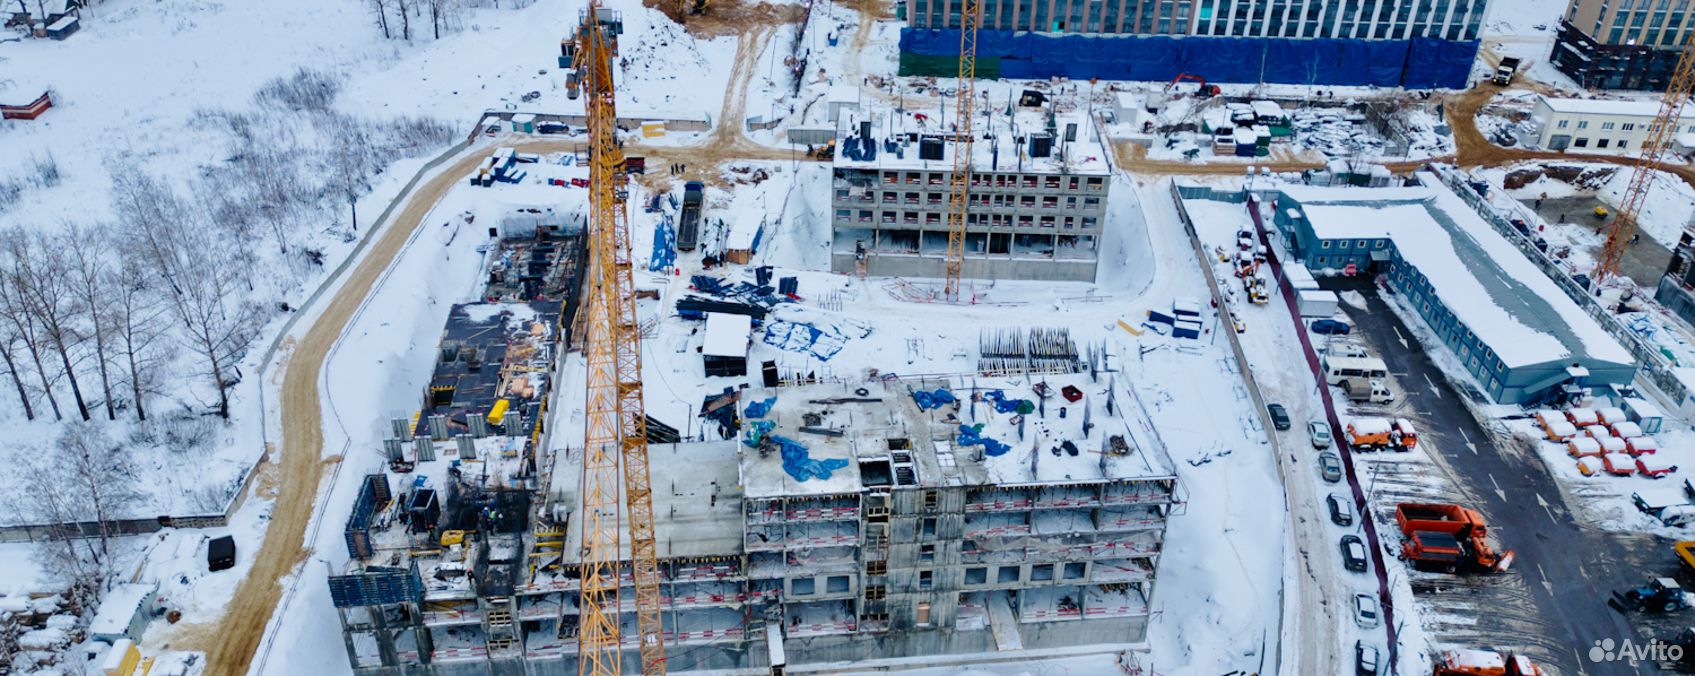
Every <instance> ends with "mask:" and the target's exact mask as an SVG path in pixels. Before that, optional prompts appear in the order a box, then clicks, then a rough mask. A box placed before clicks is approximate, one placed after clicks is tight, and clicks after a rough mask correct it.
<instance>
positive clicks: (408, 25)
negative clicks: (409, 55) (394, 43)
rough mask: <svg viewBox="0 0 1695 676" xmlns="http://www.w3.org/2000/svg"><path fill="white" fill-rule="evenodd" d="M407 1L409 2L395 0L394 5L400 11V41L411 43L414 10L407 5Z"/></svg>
mask: <svg viewBox="0 0 1695 676" xmlns="http://www.w3.org/2000/svg"><path fill="white" fill-rule="evenodd" d="M406 1H407V0H394V4H395V6H396V7H398V8H399V9H400V39H402V40H405V41H407V42H411V41H412V8H411V7H408V6H407V5H406Z"/></svg>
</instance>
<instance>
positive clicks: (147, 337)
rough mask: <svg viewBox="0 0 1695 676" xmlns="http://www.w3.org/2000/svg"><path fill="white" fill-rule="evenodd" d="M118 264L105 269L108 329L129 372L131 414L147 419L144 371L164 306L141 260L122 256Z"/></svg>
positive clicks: (146, 382)
mask: <svg viewBox="0 0 1695 676" xmlns="http://www.w3.org/2000/svg"><path fill="white" fill-rule="evenodd" d="M119 265H120V267H119V268H117V269H115V270H113V269H108V270H107V280H106V288H107V289H108V290H109V291H110V296H111V301H110V303H111V308H112V310H111V312H112V331H113V333H114V334H115V335H114V339H115V340H116V341H117V347H118V349H119V351H121V352H122V353H123V358H124V367H125V369H126V370H127V371H128V372H129V388H130V396H131V397H133V398H134V400H135V417H136V419H137V420H143V421H145V420H147V407H146V405H145V402H144V401H143V399H142V392H143V390H145V389H146V386H147V384H148V378H147V374H148V373H150V372H151V367H152V362H153V359H154V357H153V344H154V342H155V341H156V340H158V338H159V334H160V330H161V326H160V322H161V320H162V319H163V315H164V312H165V308H164V307H163V306H162V305H161V304H160V302H159V301H160V299H159V294H158V290H157V289H156V288H154V287H152V286H150V285H149V284H148V277H147V272H146V270H145V269H144V268H143V266H142V263H141V262H140V261H137V260H136V259H134V258H131V257H125V258H124V259H123V261H122V262H121V263H120V264H119Z"/></svg>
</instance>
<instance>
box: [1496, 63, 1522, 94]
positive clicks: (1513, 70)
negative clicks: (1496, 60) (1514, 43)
mask: <svg viewBox="0 0 1695 676" xmlns="http://www.w3.org/2000/svg"><path fill="white" fill-rule="evenodd" d="M1518 64H1519V60H1518V59H1517V58H1515V57H1511V56H1503V57H1501V65H1499V66H1496V67H1495V77H1494V80H1495V84H1498V85H1501V86H1502V87H1505V86H1507V85H1510V84H1512V83H1513V76H1514V75H1517V74H1518Z"/></svg>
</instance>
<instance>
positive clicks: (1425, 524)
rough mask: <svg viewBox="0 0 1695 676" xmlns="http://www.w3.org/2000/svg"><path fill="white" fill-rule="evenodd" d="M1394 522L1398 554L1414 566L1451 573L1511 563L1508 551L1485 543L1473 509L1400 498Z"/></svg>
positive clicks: (1485, 534)
mask: <svg viewBox="0 0 1695 676" xmlns="http://www.w3.org/2000/svg"><path fill="white" fill-rule="evenodd" d="M1395 522H1396V523H1397V524H1399V525H1400V527H1401V558H1403V559H1406V560H1407V561H1408V562H1411V563H1412V564H1413V565H1414V566H1415V567H1418V568H1423V569H1427V570H1439V571H1443V572H1448V573H1453V572H1459V571H1462V570H1464V571H1480V572H1498V571H1504V570H1506V569H1507V568H1509V567H1511V566H1512V563H1513V553H1512V551H1510V550H1509V551H1506V552H1496V551H1495V548H1494V547H1491V546H1490V545H1489V538H1488V535H1489V527H1488V525H1486V524H1485V523H1484V521H1483V515H1482V514H1479V513H1478V512H1477V510H1474V509H1467V508H1465V507H1461V506H1459V505H1439V504H1427V503H1418V502H1403V503H1401V504H1398V505H1395Z"/></svg>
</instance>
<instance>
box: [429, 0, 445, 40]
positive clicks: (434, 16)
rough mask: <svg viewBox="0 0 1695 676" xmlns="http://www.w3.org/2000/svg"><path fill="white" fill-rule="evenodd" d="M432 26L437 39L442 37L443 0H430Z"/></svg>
mask: <svg viewBox="0 0 1695 676" xmlns="http://www.w3.org/2000/svg"><path fill="white" fill-rule="evenodd" d="M429 4H430V28H431V29H432V30H433V31H435V39H437V40H440V39H441V18H442V17H441V10H442V7H441V5H442V0H429Z"/></svg>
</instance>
